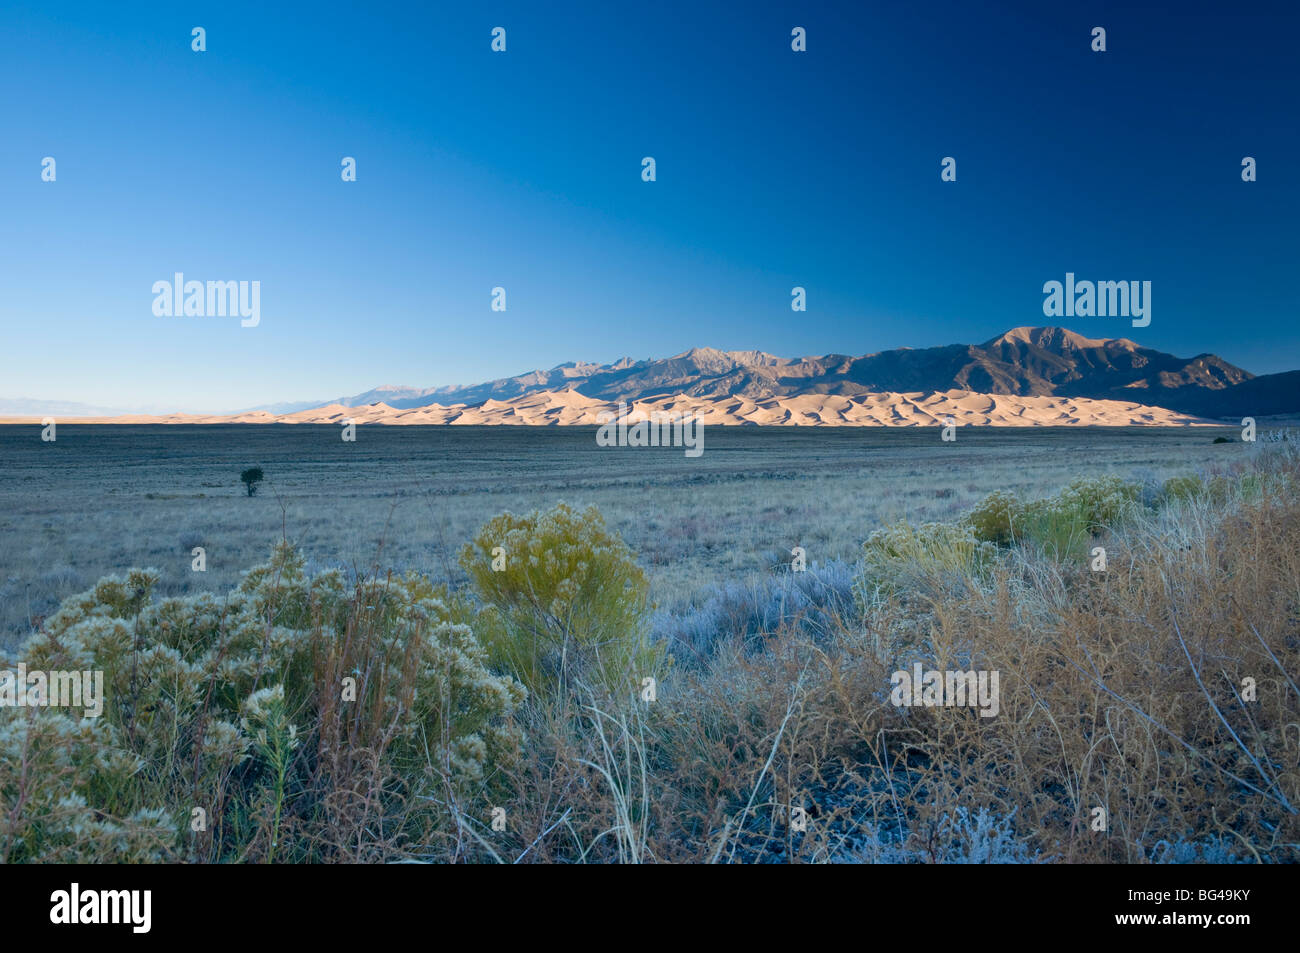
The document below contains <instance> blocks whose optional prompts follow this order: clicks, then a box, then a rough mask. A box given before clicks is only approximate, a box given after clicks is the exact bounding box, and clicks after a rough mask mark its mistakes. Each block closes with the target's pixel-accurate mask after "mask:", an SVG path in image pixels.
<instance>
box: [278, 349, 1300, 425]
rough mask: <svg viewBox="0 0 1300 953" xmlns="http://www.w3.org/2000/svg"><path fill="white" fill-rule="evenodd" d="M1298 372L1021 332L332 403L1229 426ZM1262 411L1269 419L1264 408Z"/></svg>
mask: <svg viewBox="0 0 1300 953" xmlns="http://www.w3.org/2000/svg"><path fill="white" fill-rule="evenodd" d="M1297 374H1300V372H1292V373H1290V374H1273V375H1269V376H1268V377H1263V378H1254V376H1253V375H1252V374H1250V373H1248V372H1246V371H1244V370H1242V369H1241V368H1239V367H1235V366H1233V365H1232V364H1229V363H1228V362H1227V361H1225V360H1223V359H1222V358H1220V357H1216V356H1215V355H1213V354H1200V355H1197V356H1196V357H1192V358H1181V357H1175V356H1173V355H1172V354H1165V353H1163V352H1161V351H1156V350H1153V349H1152V348H1146V347H1140V346H1139V345H1137V344H1135V343H1134V342H1132V341H1130V340H1127V339H1126V338H1113V339H1104V340H1100V339H1093V338H1086V337H1083V336H1082V335H1080V334H1075V333H1074V332H1073V331H1067V330H1066V329H1064V328H1015V329H1013V330H1011V331H1008V332H1007V333H1006V334H1003V335H1001V336H999V337H996V338H993V339H992V340H991V341H985V342H984V343H983V344H953V345H948V346H945V347H929V348H899V349H896V350H892V351H881V352H879V353H877V354H867V355H864V356H861V357H853V356H850V355H844V354H827V355H823V356H821V357H803V358H784V357H776V356H774V355H772V354H767V353H765V352H763V351H718V350H715V349H713V348H693V349H691V350H689V351H686V352H685V353H682V354H678V355H676V356H675V357H669V358H663V359H659V360H643V361H634V360H632V359H631V358H623V359H622V360H620V361H617V362H615V363H613V364H588V363H580V362H579V363H569V364H561V365H559V366H558V367H554V368H551V369H550V370H549V371H541V370H537V371H530V372H529V373H527V374H521V375H519V376H518V377H506V378H501V379H500V380H494V381H488V382H487V383H483V384H473V385H457V386H450V387H430V388H423V389H422V388H414V387H397V386H384V387H377V388H375V389H374V390H370V391H366V392H365V393H364V394H357V395H355V396H353V397H345V398H341V399H339V400H337V401H335V402H334V403H337V404H342V405H343V406H346V407H359V406H363V405H366V404H373V403H377V402H379V403H384V404H386V405H387V406H389V407H394V408H398V409H409V408H413V407H427V406H430V405H432V404H442V405H449V404H468V405H471V406H474V405H477V404H482V403H483V402H485V401H488V400H498V401H500V400H510V399H512V398H515V397H520V396H522V395H526V394H534V393H540V392H543V391H554V390H559V389H562V388H564V389H568V390H572V391H576V392H577V393H579V394H582V395H583V396H585V397H590V398H595V399H598V400H619V399H625V400H643V399H647V398H651V397H656V396H661V395H685V396H688V397H701V398H703V397H707V398H719V397H740V398H746V399H748V400H765V399H770V398H775V397H793V396H799V395H808V394H822V395H837V396H845V397H854V396H860V395H864V394H877V393H900V392H901V393H910V392H918V391H919V392H924V393H934V392H943V391H949V390H954V389H956V390H963V391H974V392H976V393H982V394H1005V395H1017V396H1026V397H1086V398H1092V399H1097V400H1119V401H1127V402H1130V403H1138V404H1143V405H1147V406H1156V407H1164V408H1168V409H1170V410H1177V411H1181V412H1184V413H1194V414H1198V415H1202V416H1234V415H1237V414H1238V413H1243V414H1246V413H1254V414H1256V415H1264V414H1269V413H1294V412H1300V387H1298V386H1296V385H1297V383H1298V381H1297V377H1296V376H1294V375H1297ZM1254 382H1263V383H1254ZM1246 385H1250V386H1249V387H1247V386H1246ZM1243 387H1244V388H1245V389H1242V390H1238V388H1243ZM1261 405H1262V406H1267V407H1268V408H1269V409H1267V410H1263V409H1260V406H1261ZM305 406H313V407H314V406H320V405H319V404H310V405H307V404H295V405H280V406H278V407H275V408H264V409H268V410H272V411H273V412H278V413H285V412H291V411H290V408H292V410H299V409H303V407H305ZM1242 408H1244V409H1242Z"/></svg>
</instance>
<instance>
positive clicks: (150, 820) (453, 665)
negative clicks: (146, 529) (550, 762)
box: [0, 544, 524, 862]
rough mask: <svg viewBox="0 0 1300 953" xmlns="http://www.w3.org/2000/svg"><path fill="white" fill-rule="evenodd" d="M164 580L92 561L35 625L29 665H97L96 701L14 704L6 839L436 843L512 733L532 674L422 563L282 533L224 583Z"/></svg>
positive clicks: (329, 849) (277, 849)
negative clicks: (399, 569)
mask: <svg viewBox="0 0 1300 953" xmlns="http://www.w3.org/2000/svg"><path fill="white" fill-rule="evenodd" d="M155 582H156V576H155V574H153V573H152V572H150V571H147V570H135V571H132V572H131V573H129V574H128V575H126V576H122V577H110V578H107V579H104V580H101V581H100V582H99V583H98V584H97V585H96V586H95V587H94V589H92V590H90V591H88V592H86V593H83V594H82V595H80V596H77V597H74V598H71V599H69V600H67V601H66V602H65V603H64V604H63V607H62V608H61V609H60V610H59V611H58V612H57V613H56V614H55V615H54V616H52V617H51V618H50V619H48V620H46V622H45V624H44V626H43V627H42V629H41V631H39V632H37V633H35V634H34V635H33V636H32V637H31V638H30V639H29V640H28V642H27V643H26V644H25V645H24V646H23V648H22V650H21V657H22V659H23V661H24V662H25V663H26V665H27V666H28V668H29V669H37V670H42V671H102V672H103V677H104V696H105V704H104V711H103V715H102V717H100V718H98V719H92V718H84V719H78V718H75V717H73V715H74V714H75V712H73V711H72V710H69V713H65V711H64V710H61V709H54V708H26V709H4V710H3V722H2V724H3V728H0V746H2V748H3V757H0V808H3V810H2V811H0V815H2V816H0V856H3V857H4V858H5V859H6V860H10V861H13V860H38V861H48V860H60V861H68V860H78V861H95V860H115V861H122V860H164V859H165V860H178V861H179V860H188V861H265V862H273V861H276V860H284V861H306V860H335V859H352V860H369V859H375V858H377V857H380V856H386V855H387V854H388V853H389V852H391V851H392V850H394V849H397V848H398V847H399V846H400V845H408V844H418V845H420V846H421V847H424V848H428V847H430V846H431V845H433V844H436V843H438V842H439V839H440V838H441V837H444V836H454V827H455V823H454V819H455V816H456V812H457V810H458V809H459V808H458V805H459V804H460V803H461V801H463V800H465V799H467V798H472V797H474V796H477V795H478V794H480V792H482V791H483V790H484V789H485V788H490V787H491V785H492V783H493V771H494V767H495V766H496V765H497V764H498V763H499V762H500V761H502V760H505V759H509V758H510V757H512V756H513V755H514V754H515V753H516V752H517V749H518V746H519V742H520V737H519V734H518V731H517V729H516V727H515V726H514V724H513V722H512V720H511V717H510V716H511V714H512V712H513V711H514V710H515V709H516V708H517V707H518V705H519V704H520V702H521V701H522V700H523V697H524V690H523V688H522V687H521V686H520V685H519V684H518V683H517V682H515V681H514V680H513V679H511V678H509V677H507V676H499V675H494V674H492V673H491V672H489V671H488V669H487V668H486V665H485V658H486V656H485V652H484V650H483V649H482V647H481V646H479V644H478V643H477V641H476V640H475V639H474V637H473V635H472V633H471V632H470V631H469V629H468V628H466V627H465V626H463V625H459V624H456V623H453V622H452V621H450V620H449V618H448V613H447V610H446V608H445V606H444V605H443V603H442V602H440V601H439V600H438V599H437V598H435V596H434V592H433V588H432V586H431V585H430V584H429V583H428V581H427V580H425V579H422V578H420V577H416V576H413V575H411V576H404V577H386V578H368V579H359V580H356V581H354V582H353V583H352V584H348V583H347V582H345V580H344V578H343V575H342V574H341V573H339V572H337V571H328V572H324V573H321V574H318V575H316V576H312V577H309V576H308V575H307V574H306V573H305V572H304V570H303V560H302V558H301V556H300V555H299V554H298V553H297V552H296V551H295V550H294V549H293V548H292V547H291V546H289V545H287V544H282V545H280V546H278V547H277V548H276V549H275V551H274V553H273V554H272V557H271V559H270V561H269V562H267V563H266V564H264V565H262V566H258V567H256V568H254V569H252V570H251V571H249V572H248V573H247V574H246V575H245V577H244V580H243V582H242V583H241V584H240V586H239V587H238V588H237V589H236V590H235V591H234V592H232V593H230V594H229V596H227V597H226V598H217V597H215V596H212V595H209V594H204V595H199V596H194V597H189V598H172V599H162V600H155V599H154V598H153V597H152V589H153V587H154V584H155ZM448 831H452V833H451V834H447V833H446V832H448Z"/></svg>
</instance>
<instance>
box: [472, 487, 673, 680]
mask: <svg viewBox="0 0 1300 953" xmlns="http://www.w3.org/2000/svg"><path fill="white" fill-rule="evenodd" d="M460 564H461V567H462V568H463V569H464V571H465V573H466V575H467V576H468V577H469V580H470V583H471V586H472V588H473V592H474V596H475V597H476V598H477V600H478V602H479V604H480V606H481V608H480V609H479V611H478V612H477V613H476V614H475V615H474V617H473V624H474V626H475V629H476V631H478V632H479V633H480V638H481V639H482V641H483V644H484V645H485V647H486V648H487V650H488V653H489V656H490V658H491V659H492V661H493V663H494V664H495V665H497V666H498V667H500V668H503V669H505V670H508V671H510V672H512V673H513V674H515V675H516V676H517V677H518V678H520V679H521V680H522V681H523V683H524V684H525V685H526V686H527V687H528V689H529V690H530V691H533V692H557V693H560V692H564V691H565V690H566V689H567V688H569V687H571V686H572V685H573V684H574V682H575V680H579V681H588V682H593V683H595V684H597V685H599V686H601V687H604V688H606V689H609V690H613V691H615V692H618V691H619V690H620V689H621V688H624V687H627V685H628V684H629V681H628V680H629V679H630V678H633V677H635V678H636V681H637V682H639V680H640V678H641V677H649V676H654V675H656V674H658V670H659V667H660V664H661V662H662V660H663V651H662V647H661V646H658V645H655V644H652V643H651V642H650V641H649V639H648V638H647V635H648V627H647V622H648V610H649V602H648V592H649V582H648V580H647V578H646V575H645V573H644V572H643V571H642V570H641V568H640V567H639V566H638V565H637V562H636V558H635V556H634V555H633V553H632V551H631V550H630V549H629V548H628V546H627V544H626V543H624V542H623V540H622V539H621V538H620V537H619V536H618V535H617V534H615V533H612V532H610V531H609V530H608V529H607V528H606V526H605V521H604V518H603V517H602V516H601V515H600V511H599V510H597V509H596V508H595V507H588V508H587V509H586V510H583V511H582V512H578V511H575V510H574V509H572V508H570V507H569V506H568V505H567V504H564V503H559V504H557V505H556V506H555V507H554V508H552V509H550V510H548V511H542V510H534V511H533V512H531V513H529V514H526V515H523V516H515V515H512V514H510V513H504V514H502V515H500V516H497V517H495V518H493V519H491V520H489V521H488V522H487V523H486V524H485V525H484V526H483V527H482V528H481V529H480V530H479V531H478V533H477V534H476V535H475V537H474V539H473V540H472V541H471V542H470V543H469V544H467V545H466V546H465V548H464V549H463V550H462V552H461V557H460Z"/></svg>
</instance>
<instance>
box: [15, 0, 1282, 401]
mask: <svg viewBox="0 0 1300 953" xmlns="http://www.w3.org/2000/svg"><path fill="white" fill-rule="evenodd" d="M1162 6H1163V7H1166V8H1177V9H1180V10H1182V11H1184V12H1180V13H1177V14H1175V15H1170V14H1167V13H1164V12H1161V10H1160V8H1161V7H1162ZM1215 7H1219V8H1222V10H1224V11H1228V12H1225V13H1220V14H1215V13H1213V12H1211V11H1213V10H1214V8H1215ZM1287 9H1295V7H1294V5H1293V4H1282V3H1278V4H1276V5H1272V4H1269V3H1264V4H1245V5H1242V4H1229V3H1222V4H1213V5H1211V4H1190V5H1189V4H1141V3H1138V4H1132V3H1128V2H1125V3H1097V2H1094V3H1068V2H1066V3H1061V2H1052V3H1039V2H1028V0H1027V2H1024V3H1019V4H1010V3H1000V4H999V3H966V2H960V3H957V2H954V3H902V2H897V3H896V2H889V3H881V4H863V3H848V2H845V3H836V4H830V3H784V4H782V3H767V2H758V3H745V4H728V5H726V8H724V7H723V5H720V4H700V3H695V2H692V3H671V2H656V3H648V4H638V3H612V2H610V0H599V2H592V3H538V2H536V0H533V2H528V3H451V4H444V3H420V4H398V3H384V2H370V3H356V4H346V5H344V4H331V3H313V4H301V5H297V4H289V3H284V4H280V3H275V4H272V3H266V2H259V3H242V2H226V0H223V2H213V3H201V4H186V3H123V4H116V3H102V2H93V3H92V2H79V3H59V2H48V0H47V2H42V3H30V2H26V0H6V3H5V5H4V7H3V10H2V11H0V122H2V126H0V292H2V293H0V331H2V334H0V397H29V398H43V399H60V400H76V401H84V402H89V403H96V404H101V405H102V404H109V405H113V406H138V405H150V406H154V407H167V408H174V409H187V410H208V411H217V410H229V409H234V408H239V407H246V406H250V405H254V404H260V403H267V402H272V401H279V400H291V399H308V398H326V397H335V396H339V395H344V394H352V393H357V392H360V391H363V390H366V389H368V388H370V387H372V386H375V385H378V384H381V383H395V384H396V383H401V384H411V385H421V386H424V385H437V384H449V383H470V382H476V381H479V380H484V379H488V378H493V377H499V376H506V375H510V374H515V373H520V372H524V371H527V370H531V369H533V368H547V367H551V366H554V365H555V364H558V363H560V362H563V361H568V360H578V359H582V360H591V361H600V362H605V361H610V360H613V359H616V358H618V357H621V356H623V355H631V356H633V357H637V358H642V357H661V356H667V355H669V354H673V353H677V352H679V351H682V350H685V349H687V348H689V347H692V346H713V347H720V348H757V349H762V350H767V351H772V352H775V353H779V354H784V355H789V356H799V355H805V354H821V353H827V352H839V353H853V354H860V353H866V352H870V351H876V350H881V349H884V348H890V347H897V346H903V345H909V346H917V347H920V346H928V345H934V344H948V343H955V342H979V341H982V340H985V339H987V338H989V337H992V336H994V335H995V334H998V333H1000V332H1001V331H1004V330H1006V329H1007V328H1010V327H1014V326H1017V325H1027V324H1029V325H1032V324H1047V323H1050V322H1049V321H1048V319H1046V318H1044V317H1043V314H1042V301H1043V294H1042V290H1041V289H1042V285H1043V282H1045V281H1047V280H1050V279H1057V280H1061V279H1063V277H1064V275H1065V273H1066V272H1067V271H1073V272H1075V273H1076V274H1077V275H1078V277H1079V278H1091V279H1094V280H1120V279H1137V280H1150V281H1151V282H1152V283H1153V291H1152V322H1151V325H1150V326H1149V327H1147V328H1144V329H1138V328H1132V327H1131V326H1130V324H1129V322H1128V321H1127V320H1125V319H1118V318H1080V319H1065V320H1063V321H1062V322H1060V323H1065V324H1067V325H1068V326H1069V327H1071V328H1073V329H1074V330H1076V331H1079V332H1081V333H1084V334H1088V335H1091V336H1126V337H1130V338H1133V339H1134V340H1137V341H1138V342H1139V343H1141V344H1145V345H1150V346H1152V347H1157V348H1160V349H1163V350H1167V351H1172V352H1174V353H1177V354H1180V355H1191V354H1195V353H1199V352H1203V351H1213V352H1215V353H1218V354H1220V355H1222V356H1223V357H1225V358H1226V359H1228V360H1230V361H1233V362H1235V363H1238V364H1240V365H1242V366H1244V367H1245V368H1246V369H1248V370H1250V371H1253V372H1255V373H1267V372H1272V371H1280V370H1285V369H1291V368H1295V367H1300V321H1297V318H1298V317H1300V307H1298V305H1300V281H1298V280H1297V276H1298V275H1300V238H1298V237H1297V222H1298V221H1300V214H1298V213H1300V124H1298V123H1297V121H1296V117H1297V111H1296V110H1297V105H1298V104H1300V68H1298V67H1297V59H1298V56H1297V53H1296V47H1295V44H1296V42H1297V40H1296V37H1297V35H1298V31H1297V27H1298V26H1300V18H1298V17H1297V15H1296V14H1294V13H1284V12H1283V11H1285V10H1287ZM742 11H743V12H742ZM1186 11H1191V12H1186ZM194 26H202V27H204V28H205V29H206V30H207V52H205V53H195V52H192V51H191V49H190V42H191V36H190V30H191V28H192V27H194ZM496 26H502V27H505V28H506V30H507V41H508V50H507V52H506V53H504V54H495V53H493V52H491V50H490V49H489V44H490V40H491V36H490V32H491V30H492V28H493V27H496ZM794 26H803V27H806V29H807V32H808V51H807V52H806V53H794V52H792V51H791V49H790V30H791V28H792V27H794ZM1094 26H1103V27H1105V28H1106V29H1107V45H1108V50H1107V52H1105V53H1093V52H1092V51H1091V50H1090V48H1089V46H1090V31H1091V28H1092V27H1094ZM646 155H651V156H654V157H655V159H656V160H657V164H658V181H657V182H654V183H645V182H642V181H641V177H640V171H641V165H640V161H641V158H642V156H646ZM1247 155H1249V156H1254V157H1255V158H1256V159H1257V160H1258V170H1259V172H1258V174H1259V180H1258V181H1257V182H1255V183H1250V184H1247V183H1243V182H1242V181H1241V177H1240V163H1241V158H1242V157H1243V156H1247ZM44 156H53V157H55V159H56V160H57V175H58V178H57V181H56V182H54V183H44V182H42V181H41V178H40V162H41V159H42V157H44ZM343 156H354V157H356V159H357V163H358V181H357V182H356V183H344V182H342V181H341V180H340V176H339V170H340V165H339V163H340V160H341V158H342V157H343ZM944 156H954V157H956V159H957V162H958V180H957V182H956V183H951V184H949V183H942V182H940V179H939V171H940V169H939V163H940V159H941V158H942V157H944ZM176 271H182V272H184V273H185V275H186V277H187V278H192V279H199V280H208V279H213V280H241V279H242V280H258V281H260V282H261V324H260V326H258V327H256V328H241V327H240V326H239V322H238V320H237V319H229V318H159V317H155V316H154V315H153V313H152V309H151V306H152V302H153V295H152V293H151V290H150V289H151V287H152V285H153V283H154V282H155V281H158V280H170V278H171V276H172V274H173V273H174V272H176ZM497 285H500V286H504V287H505V288H506V289H507V295H508V311H506V312H505V313H503V314H502V313H494V312H492V311H491V310H490V308H489V304H490V291H491V289H492V288H493V287H494V286H497ZM794 285H802V286H804V287H806V288H807V290H808V311H807V313H806V314H795V313H792V312H791V310H790V307H789V300H790V288H791V287H792V286H794Z"/></svg>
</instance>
